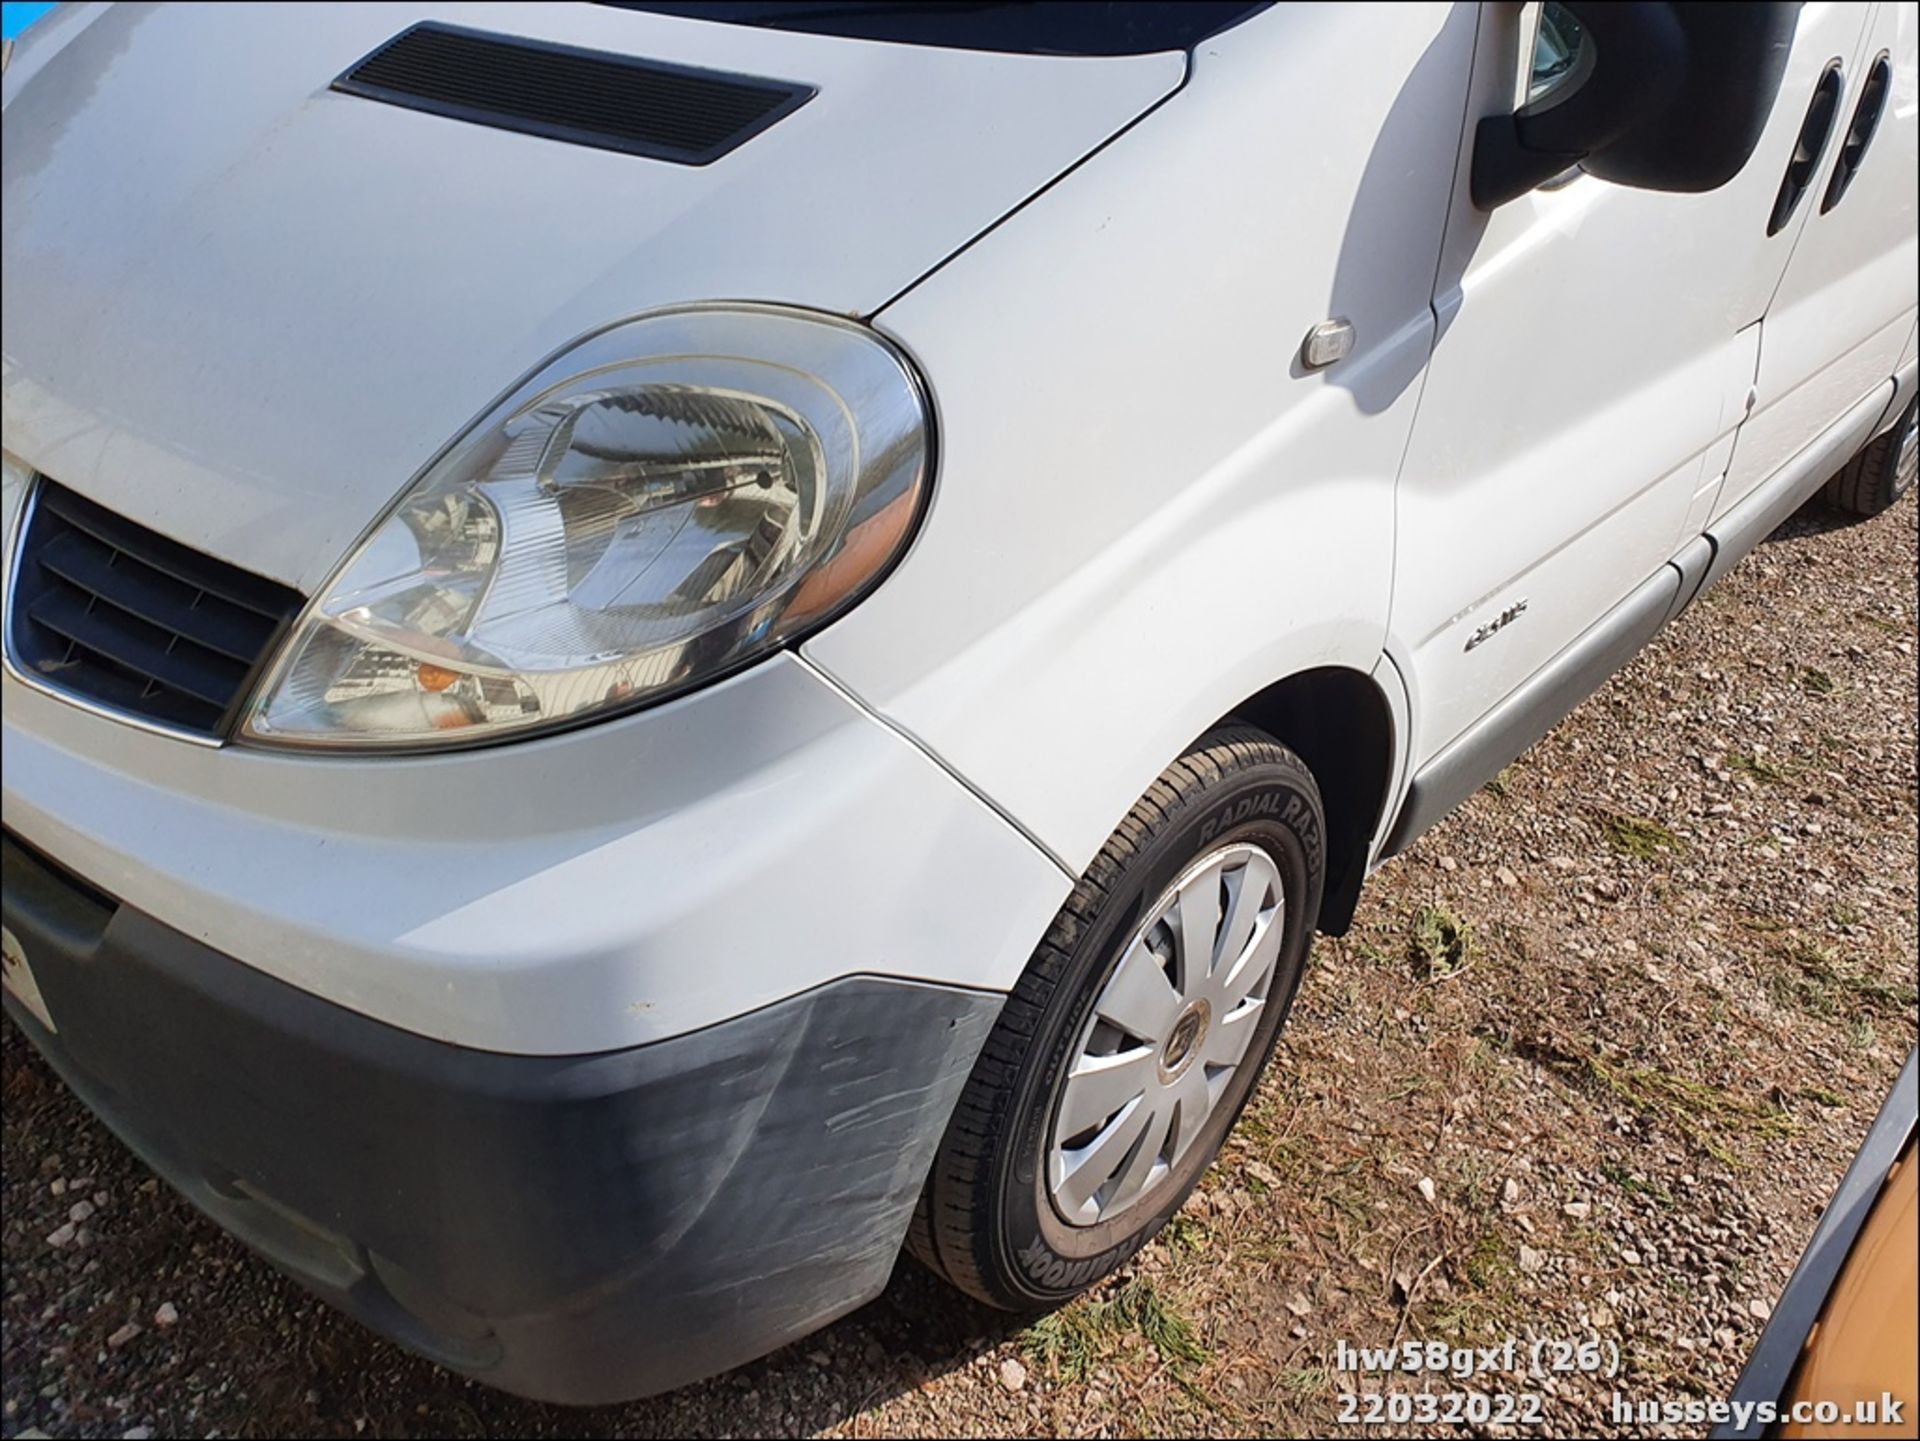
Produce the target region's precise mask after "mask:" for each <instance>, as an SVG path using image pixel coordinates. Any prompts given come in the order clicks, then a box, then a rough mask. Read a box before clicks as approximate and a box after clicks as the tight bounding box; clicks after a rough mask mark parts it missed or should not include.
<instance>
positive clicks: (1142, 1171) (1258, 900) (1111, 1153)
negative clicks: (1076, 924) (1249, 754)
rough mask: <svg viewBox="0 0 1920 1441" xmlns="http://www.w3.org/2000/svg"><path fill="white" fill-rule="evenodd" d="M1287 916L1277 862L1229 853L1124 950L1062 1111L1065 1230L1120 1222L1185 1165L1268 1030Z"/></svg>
mask: <svg viewBox="0 0 1920 1441" xmlns="http://www.w3.org/2000/svg"><path fill="white" fill-rule="evenodd" d="M1285 914H1286V894H1285V889H1284V887H1283V886H1282V884H1281V881H1280V871H1279V868H1278V867H1277V866H1275V865H1274V863H1273V860H1272V858H1271V857H1269V856H1268V855H1267V853H1266V852H1265V851H1263V850H1261V849H1260V848H1259V847H1258V846H1253V845H1245V844H1239V845H1230V846H1223V847H1221V848H1220V849H1219V850H1217V851H1213V852H1211V853H1210V854H1208V855H1206V856H1203V857H1201V859H1199V860H1198V861H1195V862H1194V863H1193V864H1192V865H1191V866H1189V867H1187V869H1186V870H1185V871H1184V872H1182V873H1181V875H1180V876H1179V878H1178V879H1177V880H1175V881H1174V883H1173V884H1172V885H1170V886H1168V887H1167V889H1166V891H1165V892H1164V893H1162V895H1161V897H1160V899H1159V900H1158V901H1157V902H1155V903H1154V907H1153V909H1152V910H1151V911H1149V912H1148V913H1147V919H1146V922H1145V923H1144V924H1143V925H1142V926H1141V927H1140V929H1139V930H1137V931H1135V932H1134V934H1133V936H1132V938H1131V939H1129V940H1128V942H1127V945H1126V949H1124V950H1123V951H1122V952H1121V953H1120V964H1119V965H1118V966H1116V967H1115V968H1114V972H1113V975H1112V976H1111V977H1110V978H1109V979H1108V981H1107V983H1106V986H1105V988H1104V989H1103V990H1102V991H1101V992H1100V998H1099V999H1098V1000H1097V1001H1095V1002H1094V1006H1093V1014H1092V1015H1091V1016H1089V1017H1088V1018H1087V1023H1086V1025H1085V1026H1083V1027H1082V1028H1081V1031H1080V1039H1079V1043H1078V1044H1077V1045H1076V1046H1075V1047H1074V1051H1073V1055H1074V1060H1073V1062H1072V1064H1071V1065H1070V1066H1069V1067H1068V1069H1067V1076H1066V1080H1065V1082H1064V1083H1063V1084H1062V1085H1061V1087H1060V1096H1059V1099H1058V1101H1057V1102H1055V1105H1054V1112H1053V1129H1052V1132H1051V1133H1050V1137H1049V1140H1048V1152H1047V1186H1048V1189H1049V1191H1050V1192H1051V1194H1052V1196H1053V1204H1054V1206H1055V1208H1056V1209H1057V1210H1058V1211H1059V1212H1060V1215H1061V1216H1062V1218H1064V1219H1065V1220H1066V1221H1067V1222H1068V1224H1070V1225H1074V1226H1093V1225H1098V1224H1099V1223H1101V1222H1103V1221H1111V1220H1112V1219H1113V1218H1114V1217H1116V1216H1118V1215H1120V1214H1121V1213H1122V1212H1123V1211H1126V1210H1128V1209H1129V1208H1131V1207H1133V1206H1135V1205H1138V1204H1139V1203H1140V1202H1141V1201H1143V1200H1145V1199H1146V1198H1148V1197H1149V1196H1151V1195H1152V1194H1153V1193H1154V1192H1155V1190H1157V1189H1158V1188H1159V1187H1160V1186H1161V1185H1162V1184H1164V1183H1165V1182H1166V1180H1167V1178H1168V1177H1169V1176H1170V1175H1172V1173H1173V1171H1174V1170H1175V1168H1177V1167H1178V1166H1179V1165H1180V1163H1181V1161H1182V1160H1184V1159H1185V1158H1186V1155H1187V1153H1188V1152H1189V1151H1190V1150H1191V1149H1192V1147H1193V1143H1194V1141H1195V1140H1196V1139H1197V1138H1198V1137H1199V1135H1200V1132H1201V1130H1202V1128H1203V1127H1204V1126H1205V1125H1206V1122H1207V1117H1208V1116H1209V1115H1211V1114H1212V1113H1213V1108H1214V1107H1215V1105H1217V1104H1218V1103H1219V1101H1220V1098H1221V1097H1222V1096H1223V1095H1225V1094H1226V1091H1227V1087H1228V1085H1229V1084H1230V1083H1231V1081H1232V1080H1233V1075H1234V1072H1235V1071H1236V1070H1237V1069H1238V1068H1239V1065H1240V1063H1241V1061H1242V1060H1243V1059H1244V1058H1245V1057H1246V1054H1247V1046H1248V1043H1249V1042H1250V1041H1251V1040H1252V1038H1253V1034H1254V1032H1255V1031H1256V1030H1257V1029H1258V1028H1259V1025H1260V1013H1261V1012H1262V1011H1263V1010H1264V1009H1265V1008H1266V1004H1267V990H1268V987H1269V986H1271V985H1272V983H1273V972H1274V965H1275V963H1276V962H1277V961H1278V960H1279V958H1280V941H1281V939H1282V935H1283V932H1284V930H1285V927H1284V925H1283V921H1284V919H1285Z"/></svg>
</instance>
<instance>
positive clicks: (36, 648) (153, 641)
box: [6, 476, 302, 737]
mask: <svg viewBox="0 0 1920 1441" xmlns="http://www.w3.org/2000/svg"><path fill="white" fill-rule="evenodd" d="M17 558H18V566H17V568H16V570H15V573H14V578H13V594H12V596H10V597H9V608H8V617H7V634H6V641H7V649H8V653H9V655H10V657H11V658H12V660H13V661H14V663H15V664H16V665H17V666H18V667H19V669H20V670H22V671H23V672H25V673H26V674H28V675H31V676H34V677H36V678H38V679H39V680H40V681H41V682H42V683H43V684H45V685H46V686H48V687H49V688H50V689H53V690H58V691H64V692H67V693H69V694H71V695H73V696H74V697H76V698H78V699H84V700H87V701H90V702H93V703H95V704H98V705H100V706H104V707H106V708H108V709H111V710H116V711H121V712H125V713H127V714H128V715H130V716H136V717H139V718H142V719H145V720H150V721H157V722H160V723H162V724H164V725H167V726H170V727H173V728H176V729H180V730H187V731H194V732H198V733H200V734H203V735H207V736H215V737H217V736H219V735H221V734H223V733H224V730H225V728H226V726H227V724H228V721H229V719H230V717H231V715H232V714H233V712H234V711H235V709H236V708H237V707H238V705H239V703H240V701H241V700H242V698H243V697H244V696H245V695H246V693H247V691H248V689H249V688H250V686H251V684H252V681H253V677H254V675H255V673H256V672H257V671H258V670H259V668H260V666H261V664H263V663H264V661H265V660H266V658H267V656H268V654H269V653H270V651H271V650H272V648H273V646H274V643H275V642H276V640H277V639H278V637H279V636H280V634H281V632H282V631H283V630H284V628H285V626H286V625H287V624H288V622H289V621H291V620H292V618H293V616H294V615H295V614H296V613H297V612H298V610H299V608H300V606H301V604H302V599H301V597H300V595H299V593H298V592H296V591H293V590H289V589H287V588H286V587H285V586H282V585H278V584H276V583H275V582H273V581H270V580H267V579H265V578H264V577H262V576H257V575H254V574H252V573H250V572H248V571H244V570H241V569H240V568H239V567H237V566H233V565H229V564H227V563H226V562H225V561H221V560H216V559H214V558H213V557H212V556H210V555H205V554H203V553H202V552H200V551H196V550H194V549H193V548H192V547H190V546H186V545H182V544H181V543H180V542H178V541H176V540H171V539H169V538H168V537H166V536H162V535H159V534H156V533H155V532H153V531H150V530H148V529H147V528H146V527H145V526H142V525H139V524H137V523H135V522H133V521H130V520H128V519H127V518H126V517H124V516H120V515H116V514H114V513H113V512H112V511H110V510H107V509H105V508H104V507H103V506H100V505H97V504H95V503H94V502H93V501H90V500H87V499H86V498H84V497H83V496H80V495H77V494H75V493H74V492H73V491H70V490H67V489H66V488H65V487H63V486H60V485H58V484H57V483H55V482H54V481H51V480H49V479H47V478H46V477H45V476H41V477H40V478H39V479H38V481H37V482H36V486H35V491H34V496H33V501H32V506H31V510H30V512H29V515H28V517H27V520H26V527H25V531H24V533H23V534H22V536H21V538H20V545H19V551H18V555H17Z"/></svg>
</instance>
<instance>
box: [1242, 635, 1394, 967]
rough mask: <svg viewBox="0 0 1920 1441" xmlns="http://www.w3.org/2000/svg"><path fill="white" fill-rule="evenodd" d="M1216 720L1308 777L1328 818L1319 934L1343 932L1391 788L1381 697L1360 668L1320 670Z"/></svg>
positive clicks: (1390, 730)
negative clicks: (1279, 750)
mask: <svg viewBox="0 0 1920 1441" xmlns="http://www.w3.org/2000/svg"><path fill="white" fill-rule="evenodd" d="M1221 720H1222V721H1236V720H1237V721H1241V722H1244V723H1245V724H1247V725H1251V726H1254V727H1256V728H1257V729H1259V730H1261V731H1264V732H1265V733H1266V734H1267V735H1270V736H1272V737H1273V738H1274V739H1275V740H1277V741H1279V742H1280V743H1281V744H1282V745H1284V746H1286V747H1287V748H1288V749H1290V750H1292V751H1293V752H1294V753H1295V754H1296V755H1298V756H1299V757H1300V759H1301V760H1303V761H1305V762H1306V765H1307V768H1308V769H1309V770H1311V771H1312V772H1313V777H1314V780H1315V781H1316V782H1317V783H1318V784H1319V786H1320V797H1321V800H1322V801H1323V802H1324V804H1325V806H1326V814H1327V876H1326V891H1325V894H1324V896H1323V898H1322V900H1321V904H1320V923H1319V929H1320V930H1321V931H1323V932H1325V933H1326V934H1328V935H1334V936H1338V935H1344V934H1345V933H1346V930H1347V927H1348V926H1349V925H1350V924H1351V923H1352V921H1353V913H1354V909H1355V907H1356V906H1357V905H1358V904H1359V900H1360V885H1361V882H1362V881H1364V880H1365V879H1366V875H1367V863H1368V861H1369V859H1370V858H1371V854H1372V847H1373V839H1374V837H1375V836H1376V835H1377V834H1378V833H1379V830H1380V825H1381V822H1382V821H1383V820H1384V819H1385V813H1386V807H1387V803H1388V801H1389V799H1390V795H1391V791H1392V787H1393V774H1394V755H1395V745H1396V735H1395V725H1394V712H1393V707H1392V705H1391V703H1390V702H1389V700H1388V698H1387V696H1386V694H1385V693H1384V692H1383V691H1382V690H1381V688H1380V685H1379V683H1378V682H1377V681H1375V679H1374V678H1373V677H1372V676H1370V675H1368V674H1366V673H1365V672H1364V671H1358V670H1354V669H1351V668H1349V667H1347V666H1320V667H1316V668H1314V669H1312V670H1305V671H1299V672H1296V673H1295V674H1293V675H1290V676H1287V677H1286V678H1284V679H1282V680H1278V681H1275V682H1274V683H1273V684H1271V685H1268V686H1266V687H1264V688H1263V689H1261V690H1259V691H1256V692H1255V693H1254V694H1253V695H1250V696H1248V697H1247V698H1246V699H1245V700H1243V701H1241V702H1240V703H1239V704H1238V705H1236V706H1235V707H1233V709H1232V710H1231V711H1229V712H1228V713H1227V714H1226V715H1225V716H1223V717H1221Z"/></svg>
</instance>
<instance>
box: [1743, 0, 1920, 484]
mask: <svg viewBox="0 0 1920 1441" xmlns="http://www.w3.org/2000/svg"><path fill="white" fill-rule="evenodd" d="M1873 8H1874V12H1875V13H1874V14H1873V16H1872V18H1871V19H1870V21H1869V23H1868V26H1867V29H1866V32H1865V34H1864V36H1863V38H1862V40H1861V42H1860V44H1859V45H1858V46H1857V47H1856V48H1855V50H1854V52H1853V54H1852V56H1851V58H1850V63H1849V64H1848V65H1847V66H1846V67H1845V68H1844V70H1843V71H1842V82H1843V83H1842V86H1841V94H1840V105H1839V109H1838V114H1837V118H1836V121H1835V124H1834V129H1833V134H1832V136H1831V137H1830V139H1829V141H1828V143H1827V146H1826V153H1825V154H1824V155H1823V156H1822V157H1821V163H1820V165H1819V167H1818V168H1817V169H1816V170H1815V172H1814V174H1813V178H1812V181H1811V183H1810V184H1808V185H1807V186H1806V187H1805V192H1804V194H1803V195H1802V196H1801V198H1800V209H1801V210H1802V211H1804V212H1805V215H1804V218H1803V223H1802V225H1801V227H1800V229H1799V231H1798V234H1797V238H1796V241H1795V243H1794V246H1793V254H1792V258H1791V259H1789V260H1788V262H1787V266H1786V273H1785V274H1784V275H1783V276H1782V277H1781V280H1780V284H1779V288H1778V289H1777V290H1776V291H1775V293H1774V295H1773V297H1772V303H1771V304H1769V305H1768V307H1767V312H1766V321H1765V324H1764V325H1763V326H1762V327H1761V345H1760V371H1759V376H1758V378H1757V379H1756V380H1755V382H1754V391H1755V394H1754V411H1753V414H1752V416H1751V417H1750V418H1749V419H1748V421H1747V423H1746V425H1745V426H1744V427H1742V429H1741V431H1740V437H1739V440H1738V442H1737V444H1736V445H1735V447H1734V452H1733V464H1732V468H1731V469H1730V470H1729V471H1728V473H1727V479H1726V483H1725V484H1724V485H1723V486H1722V487H1721V489H1720V494H1719V498H1718V500H1717V502H1716V503H1715V505H1714V508H1713V514H1714V516H1715V517H1716V518H1718V517H1719V516H1721V515H1724V514H1725V513H1726V512H1727V511H1728V510H1729V509H1731V508H1732V507H1733V506H1734V505H1737V504H1738V503H1739V502H1740V501H1741V500H1743V499H1744V498H1745V497H1746V496H1747V495H1749V494H1750V493H1752V492H1753V491H1754V490H1755V489H1757V488H1758V487H1759V486H1761V485H1762V484H1764V483H1765V482H1766V480H1767V479H1768V478H1769V477H1770V476H1772V475H1774V474H1775V473H1776V472H1777V471H1779V469H1780V468H1781V467H1782V466H1783V465H1785V464H1786V463H1787V462H1788V461H1790V460H1792V459H1793V457H1794V456H1795V455H1797V454H1798V453H1799V452H1800V451H1801V450H1802V449H1803V448H1804V447H1806V446H1807V445H1809V444H1811V443H1812V442H1813V441H1815V440H1817V439H1819V438H1820V436H1821V433H1822V432H1823V431H1825V430H1826V429H1827V427H1829V426H1830V425H1832V424H1834V423H1835V422H1836V421H1838V420H1840V419H1841V417H1843V416H1845V415H1846V414H1847V413H1848V412H1849V411H1850V410H1852V409H1853V407H1855V406H1856V405H1857V404H1858V403H1859V402H1860V401H1861V400H1863V399H1865V398H1866V397H1867V396H1869V395H1870V394H1872V393H1873V392H1874V391H1875V390H1877V389H1879V388H1881V387H1882V386H1885V385H1886V383H1887V380H1888V378H1889V377H1890V376H1892V374H1893V372H1894V370H1895V369H1896V368H1897V366H1898V363H1899V359H1900V351H1901V347H1902V346H1903V345H1904V344H1905V342H1906V338H1907V333H1908V332H1909V331H1910V330H1911V329H1912V328H1913V322H1914V312H1915V308H1916V305H1920V238H1916V225H1917V224H1920V216H1916V214H1915V208H1916V201H1915V192H1916V188H1917V187H1916V179H1915V177H1916V175H1920V74H1917V73H1916V51H1917V50H1920V10H1916V8H1915V7H1914V6H1912V5H1902V4H1882V5H1877V6H1875V7H1873ZM1868 424H1869V425H1870V424H1871V422H1868Z"/></svg>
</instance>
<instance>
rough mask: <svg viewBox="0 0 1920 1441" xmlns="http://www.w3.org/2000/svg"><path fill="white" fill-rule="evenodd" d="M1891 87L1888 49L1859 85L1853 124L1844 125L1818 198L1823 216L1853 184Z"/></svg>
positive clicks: (1891, 72)
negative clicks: (1822, 193) (1830, 171)
mask: <svg viewBox="0 0 1920 1441" xmlns="http://www.w3.org/2000/svg"><path fill="white" fill-rule="evenodd" d="M1892 88H1893V66H1892V65H1891V64H1889V63H1888V61H1887V52H1886V51H1884V50H1882V51H1881V52H1880V57H1879V58H1878V59H1877V60H1875V61H1874V62H1873V66H1872V68H1870V69H1869V70H1868V71H1867V82H1866V84H1864V85H1862V86H1861V87H1860V103H1859V104H1858V105H1856V106H1854V107H1853V123H1852V124H1850V125H1848V126H1847V138H1846V139H1845V140H1843V141H1841V142H1840V158H1839V159H1838V160H1836V161H1835V162H1834V165H1833V179H1831V180H1829V181H1828V182H1827V193H1826V195H1825V196H1824V197H1823V198H1822V199H1821V201H1820V213H1821V214H1822V215H1825V214H1826V213H1827V212H1828V211H1829V210H1831V209H1833V207H1834V206H1836V205H1838V204H1839V203H1840V197H1841V196H1843V195H1845V194H1846V193H1847V187H1848V186H1849V185H1851V184H1853V177H1854V175H1855V174H1856V173H1857V172H1858V171H1859V169H1860V162H1861V161H1862V160H1864V159H1866V156H1867V147H1868V146H1869V145H1871V144H1872V143H1873V137H1874V134H1875V132H1876V131H1878V130H1879V129H1880V113H1881V112H1882V111H1883V110H1885V109H1886V108H1887V92H1888V91H1889V90H1891V89H1892Z"/></svg>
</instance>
